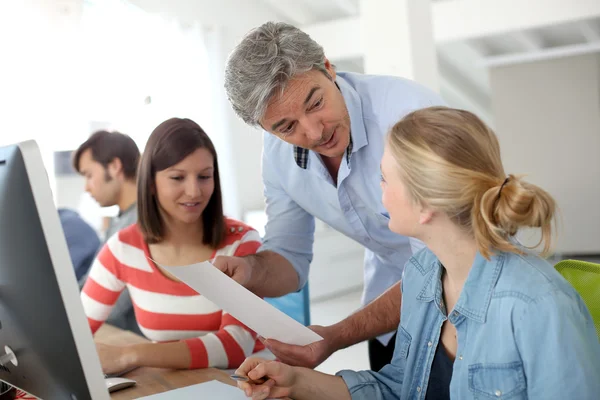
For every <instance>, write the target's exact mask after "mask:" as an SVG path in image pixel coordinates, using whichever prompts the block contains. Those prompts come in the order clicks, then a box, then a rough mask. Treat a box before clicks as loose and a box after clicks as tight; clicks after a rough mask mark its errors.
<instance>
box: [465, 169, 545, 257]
mask: <svg viewBox="0 0 600 400" xmlns="http://www.w3.org/2000/svg"><path fill="white" fill-rule="evenodd" d="M555 212H556V203H555V201H554V199H553V198H552V196H550V195H549V194H548V193H547V192H546V191H544V190H542V189H540V188H539V187H537V186H535V185H532V184H530V183H527V182H524V181H523V180H522V179H521V178H520V177H516V176H514V175H509V176H508V178H506V180H505V181H504V182H499V184H498V185H496V186H494V187H491V188H489V189H488V190H486V191H485V192H484V193H483V194H482V195H481V196H480V197H479V198H475V201H474V204H473V209H472V212H471V219H472V225H473V233H474V235H475V240H476V241H477V244H478V247H479V249H480V252H481V254H482V255H483V256H484V257H486V258H489V256H490V253H491V251H490V250H491V249H496V250H499V251H508V252H516V253H519V252H520V250H519V249H518V248H517V247H516V246H515V244H514V242H513V241H512V240H511V238H512V237H513V236H515V235H516V234H517V232H518V231H519V229H521V228H541V237H540V241H539V242H538V243H537V244H536V245H535V246H532V247H531V248H536V247H538V246H540V245H541V244H542V243H543V250H542V252H543V253H544V254H545V253H548V251H549V250H550V248H551V246H552V222H553V219H554V215H555Z"/></svg>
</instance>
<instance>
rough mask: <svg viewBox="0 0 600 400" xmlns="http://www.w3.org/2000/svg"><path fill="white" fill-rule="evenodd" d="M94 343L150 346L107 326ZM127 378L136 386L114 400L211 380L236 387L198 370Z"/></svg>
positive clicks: (140, 372)
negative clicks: (132, 380) (134, 382)
mask: <svg viewBox="0 0 600 400" xmlns="http://www.w3.org/2000/svg"><path fill="white" fill-rule="evenodd" d="M94 340H95V341H97V342H101V343H106V344H112V345H121V346H122V345H128V344H136V343H147V342H148V339H145V338H143V337H141V336H138V335H136V334H135V333H132V332H129V331H124V330H121V329H119V328H115V327H113V326H110V325H107V324H104V325H103V326H102V327H101V328H100V329H99V330H98V332H96V335H95V336H94ZM124 377H125V378H129V379H134V380H136V381H137V385H135V386H133V387H131V388H128V389H123V390H120V391H118V392H114V393H112V395H111V399H115V400H126V399H137V398H138V397H142V396H149V395H152V394H156V393H162V392H166V391H169V390H173V389H178V388H181V387H185V386H190V385H194V384H197V383H203V382H208V381H211V380H218V381H221V382H223V383H227V384H230V385H235V383H234V382H233V381H232V380H231V378H229V375H228V374H227V373H225V372H224V371H221V370H219V369H215V368H205V369H196V370H172V369H162V368H138V369H136V370H134V371H131V372H130V373H128V374H126V375H124Z"/></svg>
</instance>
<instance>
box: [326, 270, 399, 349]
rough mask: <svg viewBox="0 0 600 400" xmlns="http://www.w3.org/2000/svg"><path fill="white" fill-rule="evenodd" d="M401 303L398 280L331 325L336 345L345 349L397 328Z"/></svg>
mask: <svg viewBox="0 0 600 400" xmlns="http://www.w3.org/2000/svg"><path fill="white" fill-rule="evenodd" d="M401 304H402V293H401V291H400V282H398V283H397V284H395V285H394V286H392V287H391V288H389V289H388V290H387V291H386V292H385V293H383V294H382V295H381V296H379V297H378V298H377V299H375V300H373V301H372V302H371V303H369V304H368V305H367V306H365V307H363V308H362V309H360V310H359V311H357V312H355V313H354V314H352V315H350V316H349V317H348V318H346V319H344V320H342V321H340V322H338V323H337V324H335V325H333V326H332V327H331V328H332V329H334V330H335V332H336V334H335V335H334V337H335V339H334V340H335V347H336V348H337V349H343V348H346V347H349V346H352V345H354V344H356V343H360V342H362V341H365V340H368V339H373V338H375V337H377V336H379V335H383V334H385V333H389V332H392V331H394V330H396V329H397V328H398V324H400V305H401Z"/></svg>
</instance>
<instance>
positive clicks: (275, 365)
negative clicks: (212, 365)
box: [235, 358, 296, 400]
mask: <svg viewBox="0 0 600 400" xmlns="http://www.w3.org/2000/svg"><path fill="white" fill-rule="evenodd" d="M235 373H236V375H241V376H247V377H248V378H250V379H251V380H252V381H250V382H238V387H239V388H240V389H242V390H243V391H244V392H245V393H246V396H248V397H252V399H253V400H263V399H266V398H272V399H281V398H287V397H288V396H290V394H291V392H292V388H293V386H294V384H295V382H296V371H295V369H294V367H290V366H289V365H286V364H283V363H280V362H278V361H268V360H263V359H260V358H247V359H246V361H244V363H243V364H242V365H241V366H240V367H239V368H238V369H237V371H236V372H235ZM261 382H264V383H261Z"/></svg>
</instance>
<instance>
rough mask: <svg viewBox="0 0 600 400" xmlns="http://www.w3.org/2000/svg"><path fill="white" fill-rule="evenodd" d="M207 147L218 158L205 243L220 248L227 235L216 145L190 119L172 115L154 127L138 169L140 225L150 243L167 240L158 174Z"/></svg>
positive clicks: (206, 215) (205, 219)
mask: <svg viewBox="0 0 600 400" xmlns="http://www.w3.org/2000/svg"><path fill="white" fill-rule="evenodd" d="M201 148H204V149H207V150H208V151H209V152H210V153H211V154H212V156H213V159H214V165H213V167H214V181H215V188H214V191H213V194H212V196H211V198H210V200H209V201H208V204H207V205H206V209H204V211H203V212H202V222H203V229H204V232H203V237H202V240H203V242H204V244H206V245H209V246H211V247H212V248H217V247H218V246H219V245H220V244H221V243H222V242H223V240H224V238H225V217H224V215H223V200H222V196H221V181H220V177H219V163H218V161H217V152H216V151H215V147H214V145H213V143H212V141H211V140H210V138H209V137H208V135H207V134H206V132H204V130H203V129H202V128H201V127H200V126H199V125H198V124H197V123H195V122H194V121H192V120H190V119H182V118H171V119H168V120H166V121H165V122H163V123H161V124H160V125H158V126H157V127H156V129H154V131H153V132H152V134H151V135H150V138H149V139H148V142H147V143H146V148H145V149H144V152H143V154H142V160H141V162H140V167H139V170H138V180H137V192H138V198H137V208H138V224H139V226H140V230H141V231H142V233H143V235H144V238H145V240H146V242H147V243H158V242H160V241H162V240H163V239H164V235H165V232H164V223H163V220H162V217H161V215H160V213H159V210H158V201H157V199H156V185H155V179H156V173H157V172H159V171H163V170H165V169H167V168H170V167H172V166H173V165H175V164H177V163H179V162H181V161H182V160H183V159H184V158H186V157H187V156H189V155H190V154H192V153H193V152H194V151H196V150H197V149H201Z"/></svg>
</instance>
